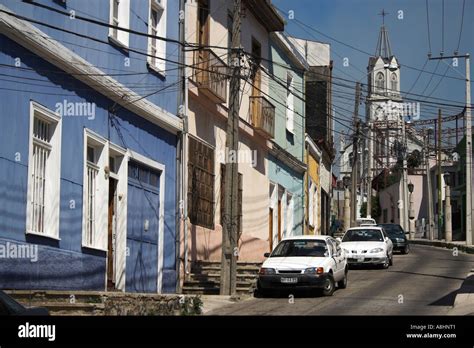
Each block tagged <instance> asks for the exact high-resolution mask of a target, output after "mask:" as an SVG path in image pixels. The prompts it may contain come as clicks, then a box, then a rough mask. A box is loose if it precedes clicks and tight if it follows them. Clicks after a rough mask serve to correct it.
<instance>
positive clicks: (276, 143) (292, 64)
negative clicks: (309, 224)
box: [268, 33, 307, 249]
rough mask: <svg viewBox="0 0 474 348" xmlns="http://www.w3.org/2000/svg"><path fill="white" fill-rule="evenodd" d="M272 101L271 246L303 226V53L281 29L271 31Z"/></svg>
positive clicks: (298, 230) (271, 247) (270, 168)
mask: <svg viewBox="0 0 474 348" xmlns="http://www.w3.org/2000/svg"><path fill="white" fill-rule="evenodd" d="M270 59H271V61H272V66H271V67H270V68H271V74H272V79H271V81H270V94H271V96H272V98H271V102H272V103H275V137H274V139H273V141H272V148H271V149H270V155H269V170H268V175H269V179H270V192H269V199H270V207H269V212H268V216H269V234H270V236H271V237H269V238H271V243H270V249H273V247H274V246H276V244H277V243H278V242H279V241H280V240H281V239H282V238H284V237H287V236H292V235H301V234H303V230H304V209H303V207H304V205H305V202H304V200H305V196H304V190H303V180H304V173H305V170H306V165H305V163H304V157H303V155H304V130H305V128H304V127H305V102H304V101H305V99H304V98H305V96H304V88H303V84H304V71H305V70H306V68H307V65H306V62H305V60H304V57H302V56H301V55H300V54H299V52H298V51H297V50H296V48H295V47H294V44H293V43H292V42H291V41H290V39H289V38H288V37H287V36H286V35H284V34H282V33H272V34H271V55H270Z"/></svg>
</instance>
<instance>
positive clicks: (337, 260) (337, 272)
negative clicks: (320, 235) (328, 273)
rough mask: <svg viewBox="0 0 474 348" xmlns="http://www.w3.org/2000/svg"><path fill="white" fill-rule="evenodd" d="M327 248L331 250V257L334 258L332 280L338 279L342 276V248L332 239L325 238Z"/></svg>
mask: <svg viewBox="0 0 474 348" xmlns="http://www.w3.org/2000/svg"><path fill="white" fill-rule="evenodd" d="M327 243H328V249H329V250H330V251H331V256H332V259H333V260H334V269H333V272H334V280H336V281H339V280H341V279H342V278H343V277H344V255H343V253H342V248H341V247H340V246H339V245H337V242H336V241H335V240H334V239H332V238H328V239H327Z"/></svg>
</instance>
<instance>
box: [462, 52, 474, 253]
mask: <svg viewBox="0 0 474 348" xmlns="http://www.w3.org/2000/svg"><path fill="white" fill-rule="evenodd" d="M464 119H465V125H466V130H465V131H466V244H467V245H471V244H472V242H473V240H474V236H473V234H472V233H473V231H474V227H473V225H472V224H473V223H474V221H473V219H472V206H473V202H472V199H473V197H472V127H471V67H470V57H469V54H467V55H466V112H465V114H464Z"/></svg>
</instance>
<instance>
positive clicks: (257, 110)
mask: <svg viewBox="0 0 474 348" xmlns="http://www.w3.org/2000/svg"><path fill="white" fill-rule="evenodd" d="M249 99H250V123H251V124H252V126H253V127H254V128H255V130H256V131H257V132H258V133H260V134H261V135H263V136H264V137H266V138H274V137H275V107H274V106H273V105H272V103H270V102H269V101H268V100H267V99H266V98H264V97H260V96H251V97H249Z"/></svg>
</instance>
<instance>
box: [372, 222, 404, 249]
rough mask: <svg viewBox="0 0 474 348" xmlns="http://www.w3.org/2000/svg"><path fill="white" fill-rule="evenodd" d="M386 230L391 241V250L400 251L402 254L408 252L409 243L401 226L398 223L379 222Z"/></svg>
mask: <svg viewBox="0 0 474 348" xmlns="http://www.w3.org/2000/svg"><path fill="white" fill-rule="evenodd" d="M378 226H380V227H383V229H384V230H385V232H387V235H388V237H389V238H390V240H391V241H392V243H393V250H395V251H400V252H401V253H402V254H408V253H409V251H410V243H409V242H408V239H407V236H406V235H407V234H409V233H410V232H405V231H404V230H403V228H402V226H400V225H398V224H379V225H378Z"/></svg>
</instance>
